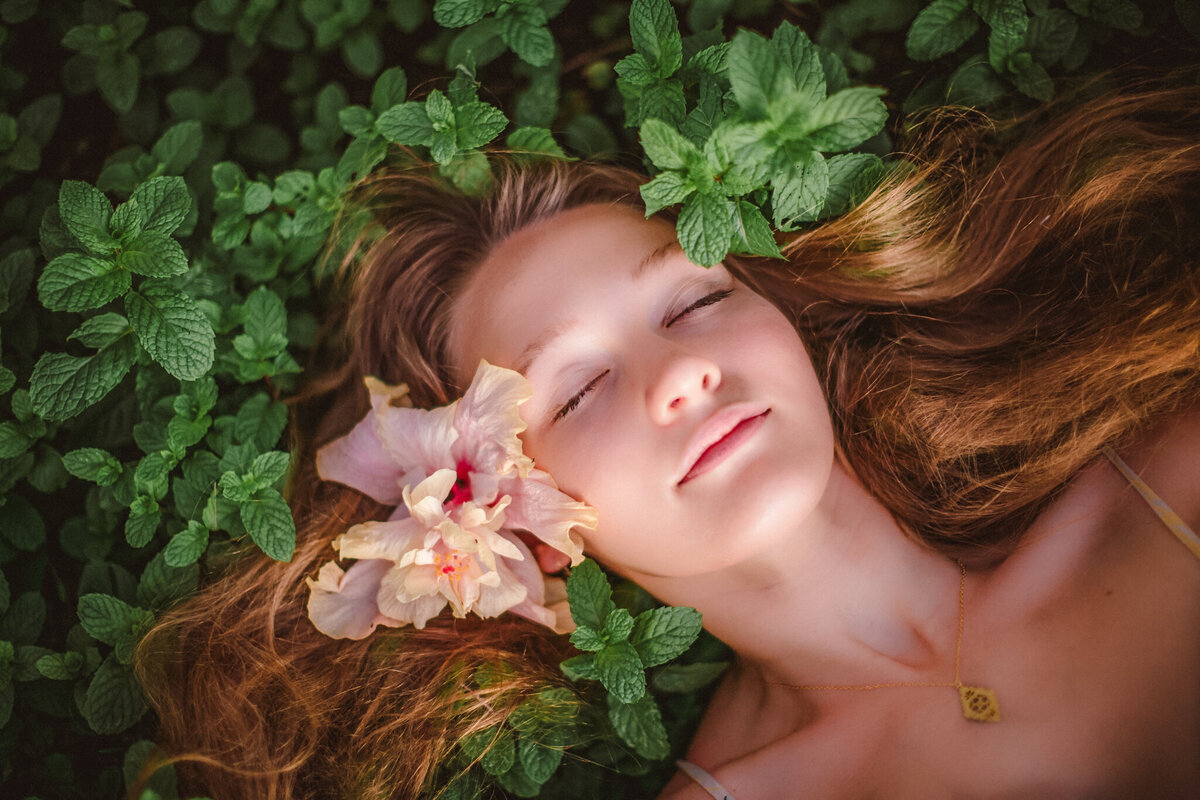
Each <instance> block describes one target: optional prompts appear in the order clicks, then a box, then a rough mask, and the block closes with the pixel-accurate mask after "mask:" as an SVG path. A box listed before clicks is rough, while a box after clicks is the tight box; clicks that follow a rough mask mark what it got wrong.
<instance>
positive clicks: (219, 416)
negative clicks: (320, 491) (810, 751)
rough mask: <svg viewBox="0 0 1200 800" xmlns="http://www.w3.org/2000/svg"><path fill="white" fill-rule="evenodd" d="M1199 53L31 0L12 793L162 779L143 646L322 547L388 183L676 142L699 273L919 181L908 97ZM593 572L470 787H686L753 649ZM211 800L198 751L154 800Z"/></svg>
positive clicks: (1023, 89) (19, 20) (19, 187)
mask: <svg viewBox="0 0 1200 800" xmlns="http://www.w3.org/2000/svg"><path fill="white" fill-rule="evenodd" d="M135 6H136V8H135ZM1197 41H1200V13H1198V12H1197V11H1196V9H1195V3H1189V2H1187V1H1186V0H1175V1H1174V2H1172V3H1157V4H1153V3H1143V2H1140V0H1024V1H1022V0H930V1H929V2H926V0H844V1H843V2H834V3H826V4H821V6H820V7H817V6H815V5H811V4H810V5H801V6H789V5H787V4H778V3H771V2H769V0H753V2H732V0H687V2H683V1H680V2H675V3H672V2H669V0H633V2H631V3H625V2H615V0H601V2H597V3H581V2H575V3H567V2H565V0H436V1H434V0H378V2H367V0H190V2H184V3H157V4H155V3H136V4H135V3H131V2H128V0H75V2H65V3H51V2H45V0H41V1H40V2H39V0H3V2H0V186H2V187H3V188H4V194H3V197H0V230H2V231H3V236H0V786H3V794H4V796H10V795H11V796H14V797H40V798H45V799H46V800H49V799H50V798H55V797H72V798H76V797H80V798H87V800H92V799H93V798H95V799H97V800H99V799H100V798H103V799H104V800H108V799H110V798H118V797H123V796H125V795H126V793H127V792H128V791H129V790H130V787H131V786H132V783H133V781H134V780H135V779H136V777H137V774H138V771H139V769H140V767H141V765H143V764H144V763H145V762H146V760H147V758H150V757H152V755H151V754H152V747H153V745H152V743H151V742H152V739H153V735H154V720H153V718H152V715H150V714H147V713H146V710H145V709H146V706H145V699H144V697H143V695H142V692H141V687H140V686H138V684H137V681H136V678H135V676H134V675H133V672H132V670H131V669H130V664H129V658H130V655H131V653H132V651H133V648H134V646H135V645H136V642H137V641H138V639H139V637H141V636H142V635H143V634H144V632H145V630H146V629H147V627H148V626H149V625H151V624H153V620H155V619H157V618H158V617H159V616H160V615H161V614H162V613H164V612H165V611H166V610H167V609H169V608H170V607H171V606H172V605H173V604H175V603H177V602H179V601H180V600H181V599H182V598H184V597H186V596H188V595H189V594H191V593H192V592H193V591H194V590H195V588H196V586H197V585H198V584H199V583H200V581H201V580H202V577H206V576H208V575H209V574H211V573H212V571H213V570H214V569H216V568H218V566H219V565H224V564H226V563H227V560H228V553H229V552H230V551H231V550H232V549H234V548H237V549H244V548H253V547H257V548H259V549H261V550H262V551H263V552H264V553H266V555H267V556H268V557H272V558H277V559H288V558H289V557H291V555H292V553H293V552H294V548H295V545H296V541H295V536H296V532H295V530H294V527H293V524H292V519H291V514H290V510H289V508H288V505H287V503H288V500H289V497H288V494H287V485H288V483H287V478H288V471H289V470H291V469H293V468H294V465H293V464H292V460H291V457H290V454H289V453H288V441H289V440H288V438H286V437H287V435H288V431H287V423H288V414H287V401H288V399H289V398H290V397H291V396H292V395H293V394H294V393H295V392H296V391H297V389H298V387H299V386H300V385H301V381H302V379H304V377H305V376H304V374H303V370H304V369H306V368H307V367H302V366H301V365H302V364H303V365H308V364H313V365H314V366H313V369H316V370H320V369H322V368H323V366H324V364H323V359H327V358H328V357H329V356H328V354H327V353H325V352H324V351H322V350H320V349H318V348H316V347H315V345H316V342H317V334H318V331H319V330H320V328H321V325H322V320H323V319H324V318H325V315H326V314H327V313H328V311H329V308H330V305H331V304H333V303H336V302H338V297H337V296H336V295H335V294H334V289H333V287H332V286H331V284H330V283H329V282H328V280H327V275H328V271H329V270H328V269H327V266H328V264H334V263H338V262H339V261H340V259H341V257H342V255H344V253H345V246H346V243H347V242H350V241H353V240H354V238H355V237H356V236H358V235H359V234H360V233H362V232H364V231H366V234H364V235H368V236H370V235H373V233H372V232H371V231H370V229H369V228H364V227H363V226H364V225H367V224H369V222H370V221H369V220H368V219H366V218H365V217H362V216H361V215H358V216H355V215H351V214H350V213H349V210H348V209H347V208H346V206H345V199H344V198H345V196H346V192H347V190H348V189H349V188H350V187H351V186H352V185H353V184H354V183H355V182H356V181H358V180H360V179H363V178H369V177H370V176H372V175H373V174H375V173H376V172H377V171H378V170H381V169H391V168H413V167H416V166H417V165H430V166H431V167H432V168H433V169H434V170H436V171H437V172H438V173H440V174H441V176H442V177H443V178H444V179H445V180H447V181H449V182H451V183H453V184H455V185H456V186H458V187H459V188H460V189H462V190H465V191H468V192H483V191H485V190H486V189H487V187H488V185H489V183H490V181H491V180H492V167H491V156H490V155H489V153H490V152H492V151H496V150H499V151H505V152H507V153H513V154H517V155H518V156H519V157H520V158H527V159H532V158H543V157H554V158H576V157H582V156H595V155H600V156H604V157H617V158H619V159H621V160H622V161H624V162H627V163H637V161H638V160H639V159H641V163H642V164H643V166H645V167H646V168H647V169H648V170H649V171H650V172H652V173H653V174H652V180H650V181H649V182H648V183H647V184H645V186H644V188H643V197H644V200H645V201H646V204H647V206H648V208H649V209H650V211H652V212H653V211H655V210H659V209H667V208H671V209H672V210H673V211H675V212H677V213H678V215H679V235H680V238H681V241H682V243H683V245H684V248H685V251H686V252H687V253H688V255H689V256H690V257H691V258H692V259H693V260H695V261H696V262H698V263H703V264H712V263H715V262H717V261H719V260H721V259H722V258H724V257H725V255H726V253H728V252H733V253H746V254H756V255H760V256H765V257H774V256H777V255H778V253H779V249H778V248H779V244H780V242H781V240H782V238H784V237H786V236H788V235H790V234H792V233H794V232H796V231H801V230H803V229H805V228H806V226H809V225H812V224H814V223H816V222H819V221H820V220H822V219H826V218H828V217H830V216H833V215H836V214H839V213H842V212H843V211H845V210H846V209H848V208H850V207H851V206H852V205H853V204H854V203H855V202H856V201H857V200H858V199H860V198H861V197H862V196H863V195H864V193H866V192H868V191H870V189H871V188H872V187H873V186H874V185H875V182H876V181H877V179H878V178H879V177H880V176H881V175H883V174H884V172H885V170H887V169H889V168H891V166H890V165H889V164H888V162H885V161H884V160H882V159H881V158H880V156H881V155H883V154H884V153H886V151H887V150H888V147H889V143H888V139H887V137H888V135H889V134H891V133H895V132H898V131H901V130H903V128H904V125H905V119H904V117H903V116H902V115H903V113H904V112H905V111H908V110H913V109H917V108H920V107H921V106H924V105H931V104H940V103H944V102H947V101H950V102H955V103H965V104H969V105H973V106H976V107H980V108H984V109H992V110H997V111H1000V112H1003V113H1005V114H1008V113H1019V112H1021V111H1023V110H1026V109H1029V108H1032V107H1033V106H1034V104H1035V103H1037V102H1040V101H1041V100H1042V99H1043V98H1046V97H1050V96H1051V94H1052V93H1053V92H1054V91H1055V88H1056V83H1057V82H1058V81H1059V79H1060V78H1061V77H1063V76H1067V75H1071V74H1079V73H1082V72H1085V71H1087V70H1091V69H1094V68H1097V67H1104V66H1106V64H1107V63H1108V62H1124V61H1135V62H1139V63H1145V64H1146V65H1148V66H1150V67H1152V68H1155V69H1160V70H1161V68H1162V66H1163V64H1164V63H1167V62H1172V63H1173V64H1174V65H1186V64H1192V63H1194V62H1195V58H1194V50H1195V47H1196V46H1197V44H1196V43H1197ZM885 90H886V93H885ZM884 101H886V103H887V104H886V105H885V104H884ZM327 247H328V248H329V249H330V252H329V255H328V257H326V255H325V253H326V248H327ZM571 586H572V589H571V598H570V599H571V602H572V605H573V612H574V614H575V619H576V620H577V622H578V628H577V631H576V633H575V634H574V638H573V640H572V641H573V642H574V644H575V646H576V647H577V648H578V649H579V653H577V654H576V655H574V656H573V657H572V658H571V659H569V660H568V661H567V662H566V663H565V664H564V666H563V676H562V678H561V679H560V680H558V682H556V683H553V684H552V685H546V686H539V687H537V688H535V689H534V690H531V691H530V692H529V694H528V696H525V697H521V698H518V700H517V702H516V709H517V710H516V712H514V713H513V715H512V716H511V718H510V719H509V720H508V721H507V722H506V723H505V724H504V725H500V726H497V727H495V728H493V729H489V730H486V731H481V732H478V733H477V734H475V735H473V737H470V738H469V739H468V740H467V741H464V742H463V744H462V746H461V747H460V748H458V750H459V756H458V761H456V763H454V764H452V765H447V767H448V770H447V773H446V775H447V785H446V787H445V792H444V794H443V796H444V797H447V798H454V797H462V798H467V797H474V796H476V795H477V794H478V793H481V792H487V791H494V790H496V788H497V787H499V789H500V790H503V791H506V792H508V793H509V794H513V795H517V796H527V797H532V796H539V797H545V798H578V797H595V796H655V795H656V794H658V793H659V792H660V791H661V787H662V785H663V783H664V782H665V780H666V779H667V778H668V776H669V775H670V772H671V769H672V768H671V766H670V762H669V755H670V754H672V753H674V754H678V752H679V748H680V747H681V746H682V743H683V742H684V741H686V740H687V737H688V734H689V731H690V730H691V728H692V727H693V726H694V725H695V724H696V722H697V720H698V719H699V716H700V714H701V713H702V711H703V697H704V692H705V691H706V690H707V688H708V687H711V685H712V682H713V681H715V680H716V679H717V678H718V677H719V676H720V674H721V673H722V671H723V670H724V669H725V668H726V666H727V664H728V652H727V651H726V650H725V649H724V648H723V646H721V645H720V643H719V642H716V641H715V640H714V639H712V637H711V636H709V635H708V634H706V633H704V632H702V631H701V632H700V633H699V634H697V633H696V631H697V630H698V628H699V620H698V616H697V615H696V614H695V612H693V611H690V610H687V609H667V608H658V606H657V604H655V603H653V601H652V600H650V599H649V598H648V596H647V595H645V593H644V592H642V593H639V592H638V591H637V590H635V589H632V588H631V587H630V585H629V584H619V585H618V586H617V587H616V589H615V590H610V588H609V585H608V583H607V581H606V580H605V579H604V577H603V575H602V574H601V573H600V571H599V569H598V568H596V567H595V566H594V565H591V564H590V562H589V563H585V564H584V565H581V566H580V568H578V569H577V570H575V573H574V574H573V576H572V578H571ZM693 640H694V641H693ZM689 642H690V644H689ZM501 668H502V666H501V665H489V666H488V667H487V668H480V669H477V670H476V671H475V674H474V675H472V676H471V680H472V681H474V683H475V685H476V686H479V687H481V688H482V687H483V686H485V685H490V683H489V682H491V681H495V680H497V679H498V677H497V676H498V675H499V671H500V670H501ZM568 676H569V677H568ZM438 788H442V787H438ZM178 797H180V787H179V786H178V785H177V784H176V781H175V775H174V772H173V770H172V768H171V767H169V766H168V767H164V768H162V769H160V770H158V772H157V773H156V774H155V775H153V776H151V778H150V781H149V783H148V784H147V786H146V789H145V792H144V793H143V794H142V798H143V800H154V799H155V798H158V799H160V800H174V799H175V798H178Z"/></svg>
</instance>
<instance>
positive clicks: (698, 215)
mask: <svg viewBox="0 0 1200 800" xmlns="http://www.w3.org/2000/svg"><path fill="white" fill-rule="evenodd" d="M676 228H677V230H678V233H679V243H680V244H681V245H683V252H684V254H685V255H687V257H688V259H690V260H691V261H692V262H693V263H695V264H700V265H701V266H705V267H711V266H712V265H713V264H716V263H717V262H718V261H720V260H721V259H723V258H724V257H725V254H726V253H727V252H729V241H730V239H731V238H732V237H733V219H732V216H731V215H730V210H729V201H728V200H726V199H725V198H724V197H720V196H717V195H712V194H702V193H696V194H694V195H692V196H691V197H689V198H688V199H687V202H686V203H684V204H683V210H682V211H681V212H679V222H678V223H677V224H676Z"/></svg>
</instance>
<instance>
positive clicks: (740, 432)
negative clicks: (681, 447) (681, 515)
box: [675, 404, 771, 486]
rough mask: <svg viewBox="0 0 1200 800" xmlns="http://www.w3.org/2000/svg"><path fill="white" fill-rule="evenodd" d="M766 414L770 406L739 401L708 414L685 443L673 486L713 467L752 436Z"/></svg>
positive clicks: (681, 483) (679, 484)
mask: <svg viewBox="0 0 1200 800" xmlns="http://www.w3.org/2000/svg"><path fill="white" fill-rule="evenodd" d="M769 413H771V409H769V408H767V409H763V408H762V406H755V405H751V404H738V405H735V406H730V407H728V408H724V409H721V410H720V411H718V412H717V413H716V414H713V415H712V416H711V417H709V418H708V419H707V420H706V421H705V422H704V424H702V425H701V426H700V428H699V430H697V431H696V433H695V434H694V435H693V436H692V439H691V441H689V442H688V447H687V450H686V451H685V456H684V459H683V461H682V464H683V467H682V469H681V470H680V472H681V473H682V477H681V478H679V480H677V481H676V482H675V485H676V486H682V485H683V484H685V483H687V482H688V481H690V480H692V479H693V478H696V477H698V476H700V475H703V474H704V473H705V472H708V471H709V470H711V469H714V468H716V467H717V466H718V465H719V464H720V463H721V462H722V461H724V460H725V459H726V458H728V457H729V456H730V455H732V454H733V453H734V452H735V451H736V450H737V449H738V448H739V447H740V446H741V445H742V444H744V443H745V442H746V441H747V440H749V439H750V437H751V436H753V435H754V433H755V432H756V431H757V430H758V429H759V428H760V427H761V426H762V423H763V421H764V420H765V419H766V417H767V414H769Z"/></svg>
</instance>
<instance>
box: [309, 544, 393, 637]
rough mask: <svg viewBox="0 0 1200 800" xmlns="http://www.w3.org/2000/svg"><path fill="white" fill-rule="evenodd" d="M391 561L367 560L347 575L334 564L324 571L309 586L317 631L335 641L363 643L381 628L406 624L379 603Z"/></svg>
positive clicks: (311, 610)
mask: <svg viewBox="0 0 1200 800" xmlns="http://www.w3.org/2000/svg"><path fill="white" fill-rule="evenodd" d="M391 566H392V564H391V562H390V561H382V560H366V561H359V562H357V563H355V564H353V565H351V567H350V569H349V570H347V571H346V572H343V571H342V570H341V568H340V567H338V565H337V564H335V563H333V562H332V561H330V562H328V563H326V564H325V565H324V566H323V567H321V570H320V572H318V573H317V579H316V580H313V579H312V578H307V579H305V582H306V583H307V584H308V588H309V592H310V593H309V596H308V616H309V619H311V620H312V622H313V625H315V626H316V628H317V630H319V631H320V632H321V633H323V634H325V635H326V636H330V637H332V638H334V639H362V638H363V637H365V636H368V635H369V634H370V633H371V632H372V631H374V630H375V626H377V625H391V626H399V625H403V624H405V621H401V620H399V619H396V618H394V617H391V616H389V615H387V614H386V613H383V612H381V610H380V608H379V606H378V604H377V603H376V602H375V597H376V594H377V593H378V591H379V585H380V582H381V580H382V578H383V576H384V574H386V573H387V571H388V570H389V569H390V568H391Z"/></svg>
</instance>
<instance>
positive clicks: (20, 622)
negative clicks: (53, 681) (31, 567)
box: [0, 500, 46, 645]
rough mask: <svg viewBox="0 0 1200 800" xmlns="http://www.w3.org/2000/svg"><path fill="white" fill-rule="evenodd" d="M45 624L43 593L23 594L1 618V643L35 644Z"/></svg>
mask: <svg viewBox="0 0 1200 800" xmlns="http://www.w3.org/2000/svg"><path fill="white" fill-rule="evenodd" d="M10 502H11V500H10ZM10 538H11V537H10ZM45 624H46V600H45V599H44V598H43V597H42V595H41V593H40V592H22V593H21V594H20V595H18V596H17V599H16V600H14V601H13V602H12V604H11V605H10V606H9V607H8V611H7V612H5V614H4V617H3V618H0V641H8V642H11V643H12V644H14V645H22V644H33V643H34V642H35V641H37V638H38V637H39V636H41V634H42V628H43V627H45Z"/></svg>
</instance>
